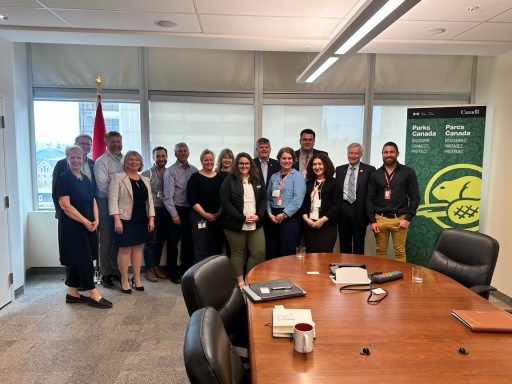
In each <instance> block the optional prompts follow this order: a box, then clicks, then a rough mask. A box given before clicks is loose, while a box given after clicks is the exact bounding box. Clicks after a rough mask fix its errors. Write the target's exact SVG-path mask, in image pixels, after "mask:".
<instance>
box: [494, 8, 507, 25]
mask: <svg viewBox="0 0 512 384" xmlns="http://www.w3.org/2000/svg"><path fill="white" fill-rule="evenodd" d="M490 21H492V22H497V23H512V8H510V9H509V10H508V11H506V12H503V13H502V14H501V15H498V16H496V17H495V18H493V19H491V20H490Z"/></svg>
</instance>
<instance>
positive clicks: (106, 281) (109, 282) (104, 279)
mask: <svg viewBox="0 0 512 384" xmlns="http://www.w3.org/2000/svg"><path fill="white" fill-rule="evenodd" d="M101 284H103V286H104V287H105V288H114V282H113V281H112V277H110V276H109V275H107V276H103V277H102V278H101Z"/></svg>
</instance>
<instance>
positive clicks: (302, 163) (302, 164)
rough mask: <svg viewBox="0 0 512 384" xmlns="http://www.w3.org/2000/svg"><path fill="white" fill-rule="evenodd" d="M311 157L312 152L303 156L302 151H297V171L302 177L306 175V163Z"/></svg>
mask: <svg viewBox="0 0 512 384" xmlns="http://www.w3.org/2000/svg"><path fill="white" fill-rule="evenodd" d="M312 157H313V151H311V152H310V153H307V154H304V153H302V151H299V159H298V160H299V171H300V172H301V173H302V174H303V175H304V177H305V175H306V170H307V168H308V163H309V161H310V160H311V158H312Z"/></svg>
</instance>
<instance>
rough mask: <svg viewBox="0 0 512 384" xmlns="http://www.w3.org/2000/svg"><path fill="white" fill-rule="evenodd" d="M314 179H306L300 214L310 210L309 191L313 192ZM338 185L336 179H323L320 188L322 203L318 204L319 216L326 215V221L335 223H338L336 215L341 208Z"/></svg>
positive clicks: (307, 212)
mask: <svg viewBox="0 0 512 384" xmlns="http://www.w3.org/2000/svg"><path fill="white" fill-rule="evenodd" d="M314 183H315V182H314V181H308V182H307V183H306V196H304V203H303V204H302V215H304V214H307V215H309V212H310V211H311V192H313V185H314ZM342 192H343V191H341V192H340V186H339V183H338V181H337V180H336V179H334V178H332V179H327V180H325V181H324V185H323V186H322V190H321V195H320V197H321V200H322V205H321V206H320V212H319V215H318V216H319V218H322V217H324V216H327V217H328V218H329V221H328V223H332V224H334V225H336V224H337V223H338V216H339V213H340V210H341V199H340V193H342Z"/></svg>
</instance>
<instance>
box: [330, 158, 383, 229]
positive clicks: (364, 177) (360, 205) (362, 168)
mask: <svg viewBox="0 0 512 384" xmlns="http://www.w3.org/2000/svg"><path fill="white" fill-rule="evenodd" d="M348 167H349V164H344V165H340V166H339V167H336V180H338V183H339V184H340V201H341V200H343V184H344V183H345V176H347V170H348ZM373 172H375V167H374V166H372V165H368V164H364V163H359V174H358V175H357V184H356V203H355V204H356V212H357V217H358V219H359V224H360V225H364V226H366V225H368V223H369V222H370V220H369V218H368V215H367V213H366V197H367V195H368V183H369V182H370V176H371V175H372V173H373ZM342 216H343V209H341V214H340V219H341V217H342Z"/></svg>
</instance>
